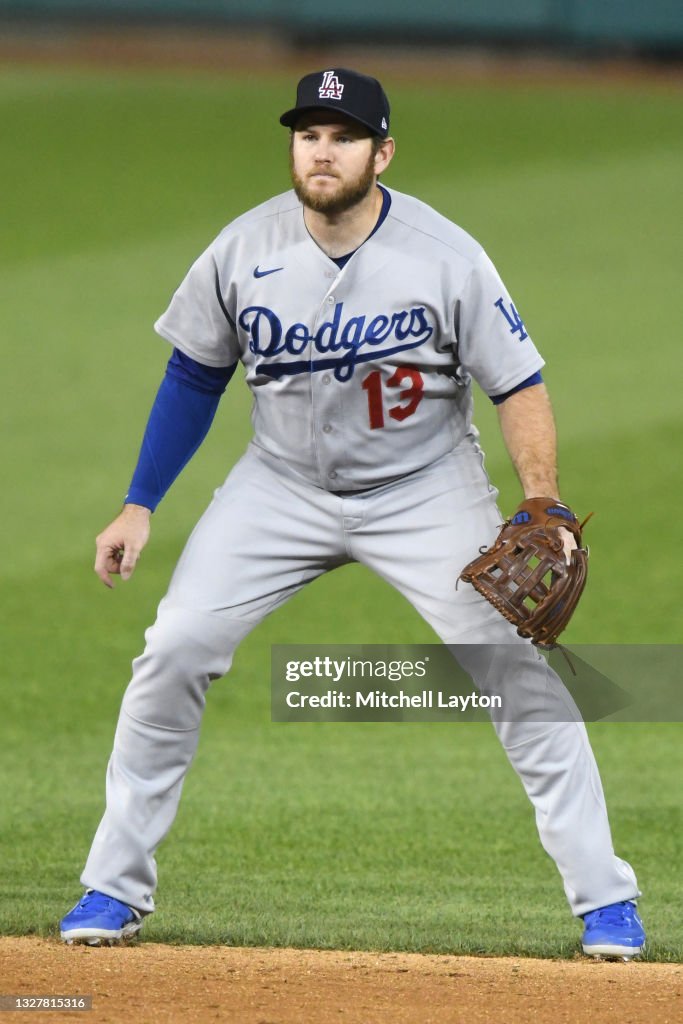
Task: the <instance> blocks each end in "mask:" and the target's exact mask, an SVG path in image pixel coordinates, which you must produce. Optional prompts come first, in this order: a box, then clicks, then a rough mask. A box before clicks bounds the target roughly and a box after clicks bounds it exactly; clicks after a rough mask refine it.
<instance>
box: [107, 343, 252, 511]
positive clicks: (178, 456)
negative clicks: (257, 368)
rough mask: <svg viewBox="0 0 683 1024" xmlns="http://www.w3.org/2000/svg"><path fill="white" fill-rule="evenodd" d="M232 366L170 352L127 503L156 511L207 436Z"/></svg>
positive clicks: (232, 368) (230, 374)
mask: <svg viewBox="0 0 683 1024" xmlns="http://www.w3.org/2000/svg"><path fill="white" fill-rule="evenodd" d="M236 367H237V363H233V364H232V365H231V366H221V367H214V366H204V365H203V364H202V363H198V362H196V361H195V360H194V359H191V358H190V357H189V356H186V355H185V354H184V353H183V352H180V351H179V350H178V349H174V350H173V355H172V356H171V358H170V359H169V361H168V365H167V367H166V374H165V376H164V379H163V380H162V382H161V386H160V387H159V391H158V392H157V396H156V398H155V400H154V405H153V406H152V409H151V412H150V414H149V419H148V421H147V427H146V429H145V434H144V437H143V439H142V447H141V448H140V455H139V457H138V463H137V466H136V467H135V472H134V474H133V479H132V481H131V485H130V487H129V489H128V493H127V495H126V497H125V502H126V503H127V504H132V505H144V506H145V507H146V508H149V509H151V510H152V512H153V511H154V510H155V508H156V507H157V505H158V504H159V502H160V501H161V499H162V498H163V496H164V495H165V494H166V491H167V490H168V489H169V487H170V486H171V484H172V483H173V481H174V480H175V479H176V477H177V476H178V475H179V473H180V472H181V470H182V469H183V468H184V467H185V466H186V465H187V463H188V462H189V461H190V459H191V458H192V456H193V455H194V453H195V452H196V451H197V449H198V448H199V446H200V444H201V443H202V441H203V440H204V438H205V437H206V435H207V433H208V431H209V427H210V426H211V424H212V422H213V418H214V416H215V414H216V409H217V408H218V403H219V401H220V398H221V395H222V394H223V392H224V391H225V389H226V387H227V385H228V382H229V381H230V378H231V377H232V375H233V373H234V372H235V368H236Z"/></svg>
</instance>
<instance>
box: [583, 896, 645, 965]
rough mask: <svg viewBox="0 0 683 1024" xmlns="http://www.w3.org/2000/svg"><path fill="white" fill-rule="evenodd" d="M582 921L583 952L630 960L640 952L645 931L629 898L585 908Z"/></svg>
mask: <svg viewBox="0 0 683 1024" xmlns="http://www.w3.org/2000/svg"><path fill="white" fill-rule="evenodd" d="M583 921H584V925H585V928H584V932H583V951H584V953H586V954H587V956H604V957H614V958H617V959H621V960H630V959H631V957H634V956H638V954H639V953H642V951H643V946H644V945H645V931H644V929H643V922H642V921H641V920H640V918H639V917H638V911H637V910H636V905H635V903H633V902H631V900H626V901H625V902H623V903H610V904H609V906H607V907H598V909H597V910H589V912H588V913H587V914H584V915H583Z"/></svg>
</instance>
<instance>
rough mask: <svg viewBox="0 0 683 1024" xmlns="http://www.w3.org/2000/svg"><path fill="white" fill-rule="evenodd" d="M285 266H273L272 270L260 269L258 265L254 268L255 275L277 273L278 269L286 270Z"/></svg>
mask: <svg viewBox="0 0 683 1024" xmlns="http://www.w3.org/2000/svg"><path fill="white" fill-rule="evenodd" d="M284 269H285V268H284V267H273V269H272V270H259V268H258V267H256V268H255V269H254V277H268V274H277V272H278V270H284Z"/></svg>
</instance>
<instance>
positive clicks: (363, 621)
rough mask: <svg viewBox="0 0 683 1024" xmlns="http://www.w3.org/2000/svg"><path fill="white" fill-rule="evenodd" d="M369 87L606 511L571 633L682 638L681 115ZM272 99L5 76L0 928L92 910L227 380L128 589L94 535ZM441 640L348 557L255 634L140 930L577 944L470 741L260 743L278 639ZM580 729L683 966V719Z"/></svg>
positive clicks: (326, 736) (275, 82)
mask: <svg viewBox="0 0 683 1024" xmlns="http://www.w3.org/2000/svg"><path fill="white" fill-rule="evenodd" d="M386 84H387V86H388V87H389V91H390V95H391V97H392V102H393V107H394V110H395V119H394V126H393V127H394V132H395V134H396V136H397V140H398V154H397V157H396V159H395V161H394V164H393V165H392V168H391V171H390V174H389V175H388V176H387V179H386V180H387V184H389V185H391V186H393V187H395V188H397V189H400V190H404V191H408V192H412V193H415V194H417V195H419V196H421V197H422V198H424V199H426V200H427V201H429V202H432V203H433V204H434V205H436V206H437V207H438V208H439V209H440V210H441V211H442V212H443V213H445V214H447V215H448V216H451V217H452V218H453V219H454V220H456V221H458V222H459V223H461V224H462V225H463V226H464V227H465V228H467V229H468V230H470V231H471V232H472V233H473V234H474V235H475V236H477V237H478V238H479V239H480V240H481V241H482V242H483V244H484V245H485V246H486V248H487V249H488V251H489V253H490V254H491V256H492V257H493V259H494V261H495V262H496V264H497V265H498V267H499V269H500V271H501V273H502V275H503V278H504V279H505V281H506V283H507V284H508V286H509V288H510V290H511V292H512V294H513V296H514V297H515V300H516V303H517V305H518V308H519V309H520V310H521V311H522V313H523V315H524V316H525V319H526V321H527V324H528V326H529V328H530V330H531V333H532V336H533V337H534V339H535V341H536V342H537V344H538V345H539V347H540V348H541V350H542V351H543V353H544V355H545V357H546V360H547V363H548V367H547V371H546V379H547V381H548V383H549V386H550V388H551V392H552V395H553V398H554V404H555V408H556V414H557V419H558V426H559V433H560V449H561V467H560V468H561V477H562V483H563V492H564V496H565V497H566V499H567V500H569V501H570V502H571V503H572V504H573V505H574V506H575V507H576V508H577V510H578V511H579V512H581V513H584V514H585V513H587V512H589V511H591V510H595V512H596V515H595V518H594V519H593V520H592V521H591V524H590V528H589V536H588V539H589V542H590V545H591V549H592V556H593V557H592V575H591V581H590V584H589V587H588V589H587V592H586V594H585V596H584V599H583V602H582V605H581V607H580V608H579V610H578V612H577V614H576V616H575V619H574V621H573V623H572V626H571V628H570V630H569V631H568V633H567V642H568V643H570V644H571V643H581V642H586V643H603V642H604V643H624V644H632V643H662V644H675V643H678V642H680V640H681V630H680V608H681V605H682V604H683V583H682V582H681V574H680V570H679V566H678V561H679V558H678V555H677V554H676V555H674V556H672V552H677V551H678V550H680V544H677V541H678V540H679V538H680V533H681V527H680V518H681V517H680V514H679V512H678V503H679V501H680V499H681V492H682V486H681V478H680V471H679V469H678V467H679V465H680V454H679V453H680V445H681V440H682V437H681V420H680V396H679V393H678V386H677V385H676V384H675V381H676V380H677V379H678V380H680V378H681V362H682V361H681V354H680V353H681V347H680V310H679V308H678V303H677V300H676V298H675V296H676V295H677V294H678V287H679V282H678V276H679V271H680V267H679V266H677V257H678V259H679V261H680V255H681V248H680V223H681V214H682V213H683V208H682V207H683V204H682V202H681V193H680V182H681V177H682V171H683V161H682V159H681V157H682V152H681V151H682V148H683V147H682V140H683V106H682V105H681V101H680V93H679V94H675V93H673V92H672V93H671V94H667V92H666V91H665V90H663V89H662V88H661V86H660V87H659V88H658V89H657V90H654V89H651V90H648V88H647V87H646V86H645V85H639V86H638V85H633V86H632V87H628V88H626V87H620V88H617V87H612V88H608V87H606V86H605V87H602V88H599V87H595V86H591V87H589V86H588V85H586V86H585V87H578V86H572V87H568V86H565V87H563V88H562V89H560V88H559V86H558V88H556V89H554V88H553V89H551V88H544V89H541V88H539V89H537V90H531V89H522V88H519V87H518V88H514V89H503V88H493V87H489V88H487V87H483V86H480V87H477V88H474V87H466V86H459V87H457V88H456V87H446V86H439V87H437V86H436V85H434V86H431V87H426V86H420V85H418V84H413V85H411V86H407V85H406V84H405V83H404V84H403V85H400V84H399V83H393V82H392V81H391V80H388V81H387V83H386ZM292 92H293V84H292V82H291V81H289V80H285V79H284V78H277V77H276V76H272V77H270V78H262V77H259V79H258V81H256V80H248V79H243V80H240V79H231V78H218V77H212V76H201V75H197V74H195V75H189V74H188V75H185V76H183V75H182V74H177V75H174V76H173V77H171V76H170V75H162V74H154V75H143V74H141V73H132V72H131V73H120V74H113V73H101V74H97V73H94V72H66V71H63V72H58V71H50V72H47V71H45V72H39V71H36V70H19V69H13V68H5V69H3V70H0V119H1V122H2V124H3V156H2V175H3V180H2V190H3V199H4V203H3V207H4V209H3V231H2V240H1V242H0V244H1V245H2V251H1V252H0V263H1V265H2V274H1V275H0V310H1V313H0V316H1V318H2V344H3V346H4V358H3V373H2V382H3V400H2V406H1V409H0V415H1V416H2V418H3V431H2V437H3V484H4V501H3V532H4V536H5V541H4V552H3V575H4V585H3V589H2V611H3V614H2V627H1V628H2V718H1V724H0V730H1V731H0V750H1V754H0V785H1V786H2V790H3V793H4V799H3V801H2V805H1V807H0V862H1V863H2V865H3V870H2V874H1V879H0V886H1V888H0V931H1V932H5V933H12V934H22V933H30V932H36V933H39V934H43V935H55V934H56V931H57V927H56V926H57V921H58V919H59V917H60V916H61V915H62V913H63V912H64V910H65V909H66V908H67V907H68V906H69V905H70V904H71V903H72V902H73V901H74V900H75V899H76V897H77V895H78V893H79V892H80V886H79V882H78V875H79V873H80V870H81V867H82V864H83V862H84V860H85V856H86V853H87V850H88V846H89V843H90V839H91V837H92V834H93V831H94V829H95V827H96V825H97V822H98V820H99V817H100V814H101V811H102V805H103V782H104V769H105V766H106V762H107V758H108V754H109V750H110V746H111V740H112V735H113V728H114V724H115V720H116V714H117V709H118V704H119V701H120V698H121V694H122V692H123V689H124V687H125V685H126V683H127V680H128V674H129V664H130V660H131V658H132V657H134V656H135V655H136V654H137V653H138V651H139V649H140V646H141V644H142V637H143V631H144V628H145V627H146V626H147V625H148V624H149V623H150V621H151V620H152V618H153V615H154V609H155V606H156V603H157V601H158V600H159V598H160V597H161V595H162V594H163V591H164V589H165V585H166V582H167V580H168V577H169V574H170V571H171V568H172V566H173V564H174V562H175V559H176V557H177V555H178V554H179V552H180V550H181V548H182V544H183V541H184V538H185V536H186V535H187V533H188V531H189V528H190V526H191V525H192V523H193V522H194V520H195V518H196V517H197V516H198V515H199V513H200V512H201V510H202V508H203V507H204V506H205V504H206V502H207V500H208V497H209V495H210V493H211V491H212V489H213V487H215V486H216V485H217V484H218V483H219V482H220V481H221V480H222V479H223V477H224V476H225V474H226V472H227V470H228V469H229V467H230V466H231V465H232V464H233V462H234V461H235V460H236V459H237V457H238V456H239V454H240V453H241V451H242V450H243V448H244V446H245V444H246V441H247V438H248V436H249V420H248V409H249V405H250V402H249V397H248V394H247V392H246V389H245V388H244V386H243V385H242V384H241V383H240V382H239V381H235V382H234V383H233V385H232V386H231V388H230V391H229V393H228V395H227V396H226V398H225V399H224V401H223V403H222V407H221V409H220V410H219V414H218V417H217V420H216V423H215V425H214V428H213V430H212V433H211V435H210V436H209V438H208V439H207V441H206V443H205V445H204V447H203V448H202V450H201V452H200V453H199V455H198V456H197V457H196V459H195V460H194V461H193V463H192V464H191V465H190V466H189V467H188V468H187V470H186V471H185V473H184V475H183V476H182V478H181V479H180V480H179V481H178V482H177V484H176V485H175V487H174V489H173V490H172V492H171V493H170V494H169V496H168V497H167V498H166V500H165V501H164V503H163V505H162V506H161V508H160V510H159V512H158V513H157V514H156V515H155V517H154V532H153V538H152V541H151V543H150V545H149V547H148V549H147V550H146V551H145V554H144V556H143V560H142V562H141V564H140V566H139V569H138V572H137V573H136V575H135V577H134V578H133V580H132V581H131V582H130V583H128V584H127V585H123V586H121V585H120V586H118V587H117V588H116V589H115V591H114V592H113V593H112V592H108V591H106V590H105V589H104V588H103V587H102V586H101V584H99V582H98V581H97V580H96V578H95V576H94V575H93V574H92V571H91V564H92V560H93V552H94V545H93V538H94V535H95V533H96V532H98V530H99V529H101V528H102V527H103V526H104V525H105V523H106V522H108V521H109V519H110V518H112V516H113V515H114V513H115V511H116V509H117V506H118V505H119V503H120V501H121V499H122V497H123V495H124V493H125V490H126V487H127V484H128V481H129V478H130V473H131V471H132V467H133V464H134V462H135V458H136V455H137V448H138V444H139V440H140V436H141V432H142V429H143V426H144V422H145V419H146V416H147V412H148V409H149V406H150V403H151V400H152V397H153V394H154V392H155V391H156V387H157V385H158V381H159V379H160V377H161V374H162V372H163V366H164V364H165V360H166V358H167V357H168V354H169V352H168V350H167V347H166V346H165V345H164V344H163V343H162V342H161V341H160V340H159V339H158V338H157V337H156V336H155V335H154V333H153V331H152V326H151V325H152V323H153V321H154V320H155V318H156V317H157V316H158V314H159V313H160V311H162V310H163V309H164V308H165V305H166V303H167V301H168V298H169V297H170V294H171V292H172V291H173V289H174V288H175V286H176V284H177V283H178V281H179V279H180V278H181V277H182V275H183V274H184V272H185V269H186V268H187V266H188V265H189V264H190V262H191V261H192V260H193V259H194V257H195V256H196V255H197V254H198V253H199V252H200V251H201V250H202V249H203V248H204V247H205V245H206V244H207V243H208V241H209V240H210V239H211V238H212V237H213V236H214V235H215V234H216V233H217V232H218V230H219V229H220V228H221V227H222V226H223V224H224V223H226V222H227V221H228V220H229V219H231V218H232V217H233V216H235V215H236V214H238V213H239V212H241V211H242V210H244V209H246V208H248V207H249V206H251V205H253V204H255V203H256V202H259V201H261V200H262V199H263V198H266V197H267V196H269V195H271V194H273V193H275V192H278V191H283V190H284V189H285V188H287V187H288V180H287V173H286V158H285V144H286V136H285V133H284V130H283V129H281V128H280V126H279V125H278V124H277V115H278V114H279V113H280V111H281V110H283V109H285V107H286V106H287V105H288V102H289V99H290V96H291V95H292ZM477 410H478V412H477V416H476V421H477V423H478V425H479V427H480V429H481V431H482V433H483V439H484V446H485V448H486V450H487V452H488V467H489V471H490V473H491V475H492V476H493V477H494V479H495V480H496V482H497V483H498V485H499V486H500V488H501V503H502V506H503V508H505V509H510V508H513V507H514V506H515V505H516V503H517V501H518V500H519V495H518V491H517V488H516V484H515V481H514V477H513V474H512V471H511V469H510V468H509V466H508V464H507V460H506V458H505V455H504V453H503V450H502V446H501V443H500V440H499V438H498V435H497V430H496V424H495V414H494V412H493V410H492V408H491V407H490V406H489V403H488V402H487V400H486V399H484V398H483V396H479V400H478V402H477ZM433 640H434V638H433V636H432V634H431V632H430V631H429V630H428V628H427V627H426V626H425V625H424V624H423V623H422V622H421V621H420V620H418V619H417V618H416V616H415V614H414V613H413V611H412V610H411V609H410V608H409V607H408V606H407V604H406V603H405V602H404V601H403V599H402V598H400V597H399V596H398V595H396V594H394V593H393V592H391V591H390V590H389V589H388V588H387V586H386V585H385V584H384V583H382V582H381V581H379V580H377V579H374V578H373V577H371V576H370V574H369V573H367V572H366V571H365V570H363V569H362V568H360V567H358V566H351V567H347V568H345V569H343V570H340V571H338V572H336V573H334V574H331V575H330V576H329V577H327V578H325V579H323V580H321V581H319V582H318V583H316V584H315V585H314V586H313V587H311V588H310V589H309V590H308V591H307V592H305V593H303V594H300V595H299V596H298V597H296V598H295V599H294V600H293V601H292V602H291V603H290V604H289V605H288V606H286V607H285V608H284V609H282V610H280V611H279V612H277V613H276V614H275V615H273V616H272V617H271V618H270V619H269V620H267V621H266V622H265V623H264V625H263V626H262V627H261V628H260V629H259V630H258V631H257V632H256V633H255V634H252V635H251V636H250V637H249V638H248V639H247V641H246V642H245V643H244V644H243V646H242V647H241V648H240V650H239V652H238V654H237V656H236V659H235V665H234V670H233V672H232V674H231V676H230V679H229V680H228V681H223V682H221V683H217V684H216V685H215V687H214V689H213V691H212V693H211V694H210V699H209V710H208V713H207V716H206V720H205V724H204V731H203V736H202V742H201V744H200V751H199V755H198V757H197V760H196V762H195V764H194V766H193V768H192V770H191V772H190V774H189V776H188V780H187V784H186V788H185V795H184V798H183V802H182V804H181V810H180V814H179V818H178V821H177V823H176V827H175V828H174V830H173V832H172V833H171V835H170V837H169V838H168V840H167V841H166V842H165V843H164V845H163V846H162V847H161V849H160V851H159V856H158V861H159V866H160V888H159V891H158V907H159V910H158V913H157V914H156V915H155V916H154V917H153V918H151V919H150V921H149V922H148V923H147V925H146V926H145V932H144V934H145V936H146V937H147V938H149V939H154V940H158V941H165V942H184V941H189V942H198V943H213V942H230V943H242V944H247V945H250V944H269V945H282V944H293V945H301V946H320V947H345V948H369V949H405V950H424V951H427V950H429V951H441V952H445V951H449V952H463V951H475V952H481V953H510V954H529V955H534V956H536V955H538V956H554V957H560V956H571V955H573V954H574V952H575V951H576V949H577V939H578V937H579V935H580V928H579V926H578V925H577V923H576V922H575V921H573V920H572V918H571V917H570V915H569V914H568V912H567V908H566V904H565V902H564V895H563V892H562V887H561V884H560V880H559V876H558V875H557V873H556V870H555V868H554V865H553V864H552V863H551V862H550V860H549V859H548V858H547V857H546V856H545V854H544V853H543V852H542V850H541V849H540V846H539V844H538V841H537V838H536V832H535V828H534V824H533V818H532V812H531V808H530V806H529V805H528V804H527V802H526V798H525V796H524V793H523V791H522V789H521V786H520V785H519V783H518V781H517V779H516V778H515V776H514V774H513V773H512V771H511V769H510V768H509V767H508V765H507V762H506V760H505V757H504V755H503V752H502V750H501V749H500V748H499V747H498V745H497V742H496V740H495V738H494V735H493V732H492V730H490V728H489V727H488V726H484V725H475V724H462V725H442V724H437V725H407V724H403V725H395V724H384V725H368V724H365V725H350V724H344V725H339V724H337V725H335V724H329V723H328V724H317V725H277V724H272V723H271V722H270V720H269V669H270V646H271V644H273V643H288V642H289V643H294V642H301V643H327V642H330V643H331V642H335V643H406V642H414V643H423V642H425V643H429V642H433ZM591 735H592V739H593V742H594V746H595V750H596V754H597V756H598V760H599V762H600V765H601V769H602V773H603V781H604V785H605V789H606V791H607V796H608V801H609V807H610V813H611V818H612V824H613V831H614V837H615V844H616V847H617V849H618V851H619V852H620V853H621V854H622V856H625V857H627V858H628V859H629V860H631V861H632V863H633V864H634V866H635V867H636V869H637V871H638V874H639V877H640V881H641V885H642V888H643V889H644V891H645V894H646V898H645V899H643V901H642V905H641V909H642V912H643V915H644V917H645V919H646V923H647V925H648V927H649V933H650V938H651V941H650V947H649V952H648V955H649V956H650V957H651V958H652V959H665V960H680V959H681V958H682V954H683V925H682V924H681V919H680V913H678V911H677V907H678V905H679V904H680V901H681V897H682V896H683V883H682V882H681V878H680V873H679V872H678V871H677V866H678V865H679V864H680V858H681V836H682V834H683V833H682V825H683V822H682V821H681V804H680V789H681V779H682V778H683V754H682V749H683V744H682V743H681V740H682V739H683V727H682V726H681V725H680V724H677V723H673V724H656V723H655V724H633V725H627V724H620V725H617V724H598V725H594V726H592V727H591Z"/></svg>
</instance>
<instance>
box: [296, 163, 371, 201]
mask: <svg viewBox="0 0 683 1024" xmlns="http://www.w3.org/2000/svg"><path fill="white" fill-rule="evenodd" d="M289 170H290V174H291V176H292V185H293V186H294V191H295V192H296V194H297V197H298V199H299V201H300V202H301V203H303V204H304V206H306V207H308V209H309V210H315V212H316V213H326V214H328V215H330V216H335V215H336V214H339V213H345V211H346V210H350V209H351V207H353V206H357V205H358V203H360V202H362V200H363V199H365V197H366V196H367V194H368V193H369V192H370V189H371V188H372V187H373V185H374V184H375V156H374V153H371V154H370V156H369V157H368V162H367V164H366V165H365V167H364V168H363V170H362V171H361V172H360V174H359V175H358V176H357V177H356V178H353V179H352V180H351V181H347V182H346V183H343V184H341V185H340V186H339V188H337V189H336V191H335V192H334V193H330V194H328V195H324V194H322V195H321V194H320V193H318V192H314V191H313V190H312V189H311V188H310V187H309V185H308V184H307V183H306V181H305V180H304V179H303V178H302V177H301V176H300V175H299V174H297V172H296V170H295V168H294V158H293V156H292V153H291V151H290V154H289Z"/></svg>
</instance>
